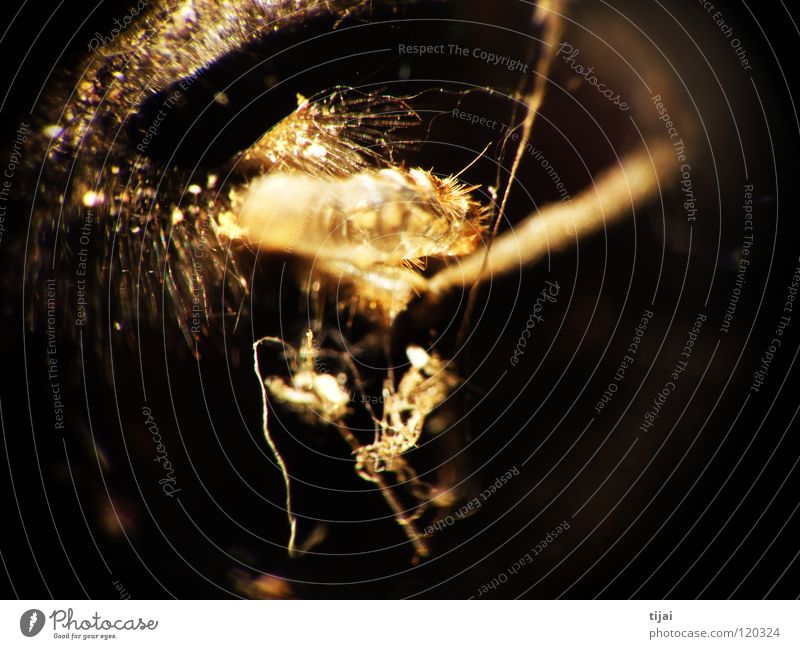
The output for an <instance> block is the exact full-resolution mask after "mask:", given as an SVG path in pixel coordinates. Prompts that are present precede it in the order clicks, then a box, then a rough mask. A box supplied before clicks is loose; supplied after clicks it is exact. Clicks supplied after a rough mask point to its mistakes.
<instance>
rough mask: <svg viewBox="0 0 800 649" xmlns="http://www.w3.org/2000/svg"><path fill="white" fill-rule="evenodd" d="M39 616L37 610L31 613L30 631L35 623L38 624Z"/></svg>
mask: <svg viewBox="0 0 800 649" xmlns="http://www.w3.org/2000/svg"><path fill="white" fill-rule="evenodd" d="M38 617H39V616H38V615H37V614H36V611H34V612H33V613H31V619H30V620H29V622H28V631H31V630H32V629H33V625H34V624H36V620H37V619H38Z"/></svg>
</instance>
